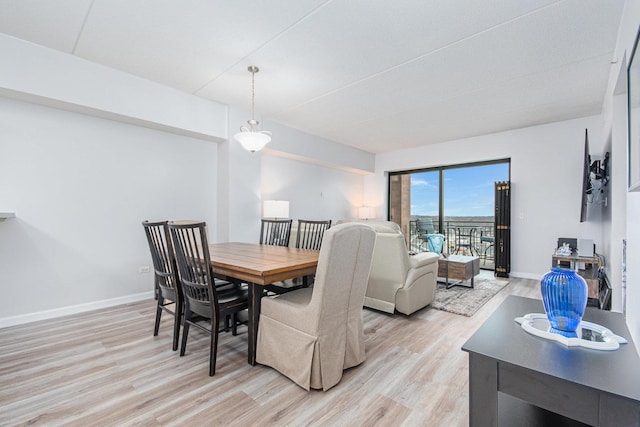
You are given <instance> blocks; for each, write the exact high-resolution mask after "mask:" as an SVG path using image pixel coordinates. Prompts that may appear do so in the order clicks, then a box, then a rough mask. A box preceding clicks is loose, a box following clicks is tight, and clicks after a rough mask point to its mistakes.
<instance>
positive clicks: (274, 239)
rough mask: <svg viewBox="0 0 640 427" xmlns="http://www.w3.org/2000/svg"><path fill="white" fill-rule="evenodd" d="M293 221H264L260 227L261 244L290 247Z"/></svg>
mask: <svg viewBox="0 0 640 427" xmlns="http://www.w3.org/2000/svg"><path fill="white" fill-rule="evenodd" d="M292 222H293V220H292V219H264V218H263V219H262V224H261V226H260V244H261V245H271V246H289V238H290V237H291V223H292Z"/></svg>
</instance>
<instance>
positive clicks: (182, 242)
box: [169, 222, 248, 376]
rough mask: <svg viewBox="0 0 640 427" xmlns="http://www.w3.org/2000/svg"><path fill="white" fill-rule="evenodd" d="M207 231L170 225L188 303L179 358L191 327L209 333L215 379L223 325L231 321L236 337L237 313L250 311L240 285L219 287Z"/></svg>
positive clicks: (194, 225) (194, 226)
mask: <svg viewBox="0 0 640 427" xmlns="http://www.w3.org/2000/svg"><path fill="white" fill-rule="evenodd" d="M205 227H206V224H205V223H204V222H199V223H192V224H174V223H169V232H170V234H171V240H172V243H173V246H174V250H175V254H176V264H177V266H178V273H179V278H180V285H181V286H182V291H183V294H184V302H185V304H184V316H183V321H182V322H183V327H182V345H181V346H180V356H184V354H185V350H186V348H187V337H188V336H189V328H190V326H195V327H196V328H198V329H200V330H203V331H205V332H208V333H209V336H210V345H209V375H210V376H213V375H214V374H215V372H216V356H217V353H218V334H219V333H220V332H221V331H226V330H227V329H228V328H227V325H221V323H220V321H221V319H226V318H231V319H232V324H231V330H232V333H233V335H236V334H237V325H238V323H239V317H238V313H240V312H242V311H244V310H246V309H247V307H248V301H247V290H246V288H244V287H243V286H242V285H241V284H238V283H227V284H225V285H223V286H216V281H215V278H214V273H213V270H212V268H211V256H210V255H209V246H208V239H207V234H206V229H205Z"/></svg>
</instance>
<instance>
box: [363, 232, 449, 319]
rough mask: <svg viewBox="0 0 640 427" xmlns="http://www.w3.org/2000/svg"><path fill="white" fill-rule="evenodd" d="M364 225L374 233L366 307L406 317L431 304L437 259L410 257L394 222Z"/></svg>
mask: <svg viewBox="0 0 640 427" xmlns="http://www.w3.org/2000/svg"><path fill="white" fill-rule="evenodd" d="M363 222H364V223H366V224H367V225H369V226H371V227H373V228H374V230H375V231H376V245H375V249H374V251H373V262H372V265H371V273H370V275H369V284H368V286H367V293H366V296H365V299H364V305H365V307H369V308H373V309H376V310H380V311H385V312H387V313H393V312H394V311H395V310H397V311H398V312H400V313H403V314H407V315H408V314H411V313H413V312H415V311H417V310H420V309H421V308H423V307H426V306H427V305H429V304H431V303H432V302H433V300H434V298H435V295H436V283H437V279H438V259H439V255H438V254H436V253H433V252H423V253H419V254H416V255H409V252H408V250H407V245H406V242H405V239H404V235H403V234H402V232H401V230H400V227H399V226H398V224H396V223H395V222H391V221H363Z"/></svg>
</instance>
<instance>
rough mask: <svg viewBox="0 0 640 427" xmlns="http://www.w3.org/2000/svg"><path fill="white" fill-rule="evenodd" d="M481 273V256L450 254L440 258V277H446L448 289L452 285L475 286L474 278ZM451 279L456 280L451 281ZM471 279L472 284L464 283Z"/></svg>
mask: <svg viewBox="0 0 640 427" xmlns="http://www.w3.org/2000/svg"><path fill="white" fill-rule="evenodd" d="M479 273H480V258H479V257H477V256H465V255H449V256H448V257H447V258H440V259H439V260H438V277H444V279H445V285H446V286H447V289H449V288H451V287H452V286H466V287H468V288H473V278H474V277H475V276H476V275H477V274H479ZM449 279H453V280H455V282H449ZM467 280H470V281H471V282H470V285H469V286H467V285H463V284H462V283H463V282H465V281H467Z"/></svg>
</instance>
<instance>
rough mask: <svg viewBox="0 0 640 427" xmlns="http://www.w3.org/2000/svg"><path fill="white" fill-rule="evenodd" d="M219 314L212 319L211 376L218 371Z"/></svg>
mask: <svg viewBox="0 0 640 427" xmlns="http://www.w3.org/2000/svg"><path fill="white" fill-rule="evenodd" d="M217 317H218V315H217V313H216V316H214V318H213V319H211V344H210V346H209V376H210V377H212V376H214V375H215V373H216V357H217V355H218V323H219V322H218V319H217Z"/></svg>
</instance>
